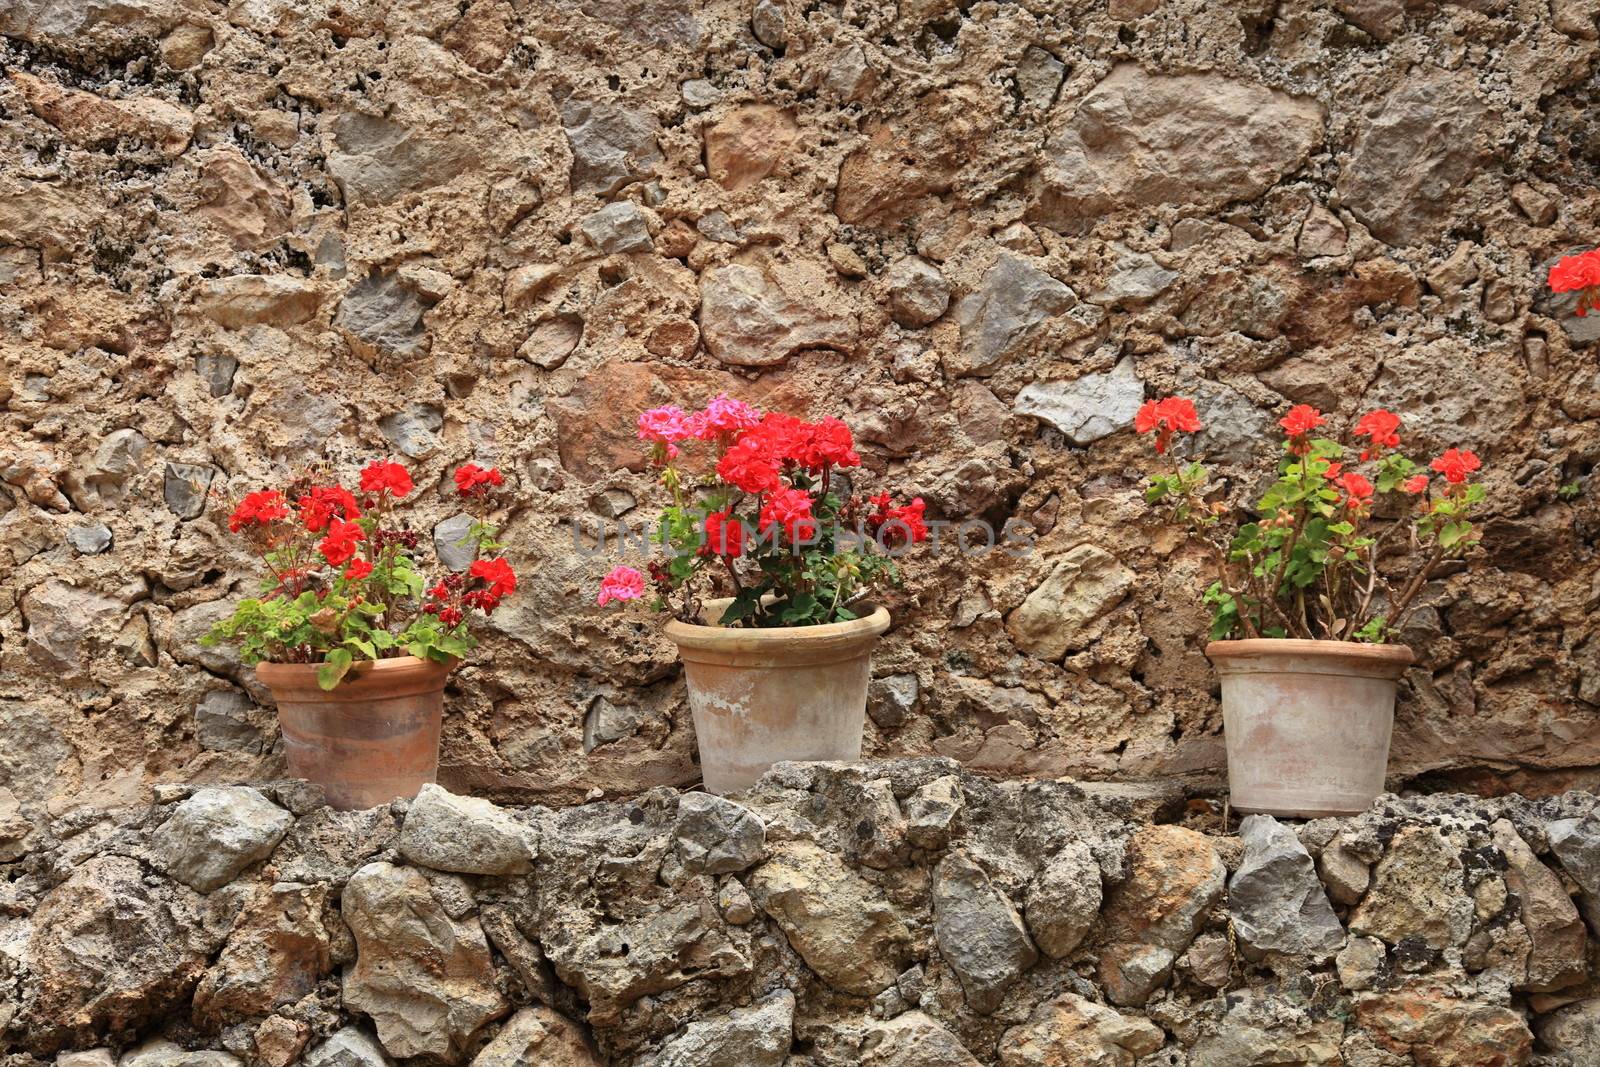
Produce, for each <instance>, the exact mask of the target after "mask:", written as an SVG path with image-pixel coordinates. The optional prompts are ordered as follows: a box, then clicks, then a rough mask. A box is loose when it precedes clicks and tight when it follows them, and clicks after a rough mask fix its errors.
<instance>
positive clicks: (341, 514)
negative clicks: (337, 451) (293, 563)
mask: <svg viewBox="0 0 1600 1067" xmlns="http://www.w3.org/2000/svg"><path fill="white" fill-rule="evenodd" d="M296 503H297V504H298V506H299V508H300V521H301V522H303V523H305V524H306V529H308V530H310V531H311V532H312V533H321V532H322V531H323V530H326V529H327V528H328V523H330V522H332V521H333V520H335V519H344V520H345V521H347V522H348V521H353V520H355V519H359V518H360V517H361V509H360V508H359V507H357V506H356V498H355V494H354V493H352V492H350V490H348V489H346V488H345V487H344V486H342V485H327V486H318V487H317V488H314V489H312V490H311V491H310V492H308V493H306V494H304V495H303V496H301V497H300V499H299V500H298V501H296Z"/></svg>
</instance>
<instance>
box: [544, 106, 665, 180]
mask: <svg viewBox="0 0 1600 1067" xmlns="http://www.w3.org/2000/svg"><path fill="white" fill-rule="evenodd" d="M560 111H561V125H562V128H563V129H565V130H566V133H567V143H568V145H569V146H570V147H571V148H572V175H571V179H572V189H573V191H574V192H591V193H595V194H597V195H599V196H602V197H609V196H613V195H615V194H616V192H617V191H618V190H620V189H621V188H622V187H623V186H624V185H627V184H629V183H631V182H636V181H642V180H643V179H645V178H649V177H651V176H652V175H654V174H655V172H656V168H657V167H658V166H660V165H661V163H662V161H663V157H662V155H661V146H660V145H659V144H657V143H656V135H657V134H658V133H659V132H660V124H659V123H657V121H656V119H655V116H654V115H651V114H650V113H649V112H648V111H644V110H635V109H631V108H627V107H623V106H622V105H621V104H618V103H614V102H612V101H609V100H596V99H589V98H587V97H583V96H579V95H576V94H574V95H572V96H569V97H567V98H566V99H565V100H563V101H561V105H560Z"/></svg>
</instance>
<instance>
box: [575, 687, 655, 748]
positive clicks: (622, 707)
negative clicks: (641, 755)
mask: <svg viewBox="0 0 1600 1067" xmlns="http://www.w3.org/2000/svg"><path fill="white" fill-rule="evenodd" d="M649 718H650V713H649V711H648V710H646V709H645V708H642V707H640V706H639V705H637V704H614V703H612V702H611V700H610V699H609V698H608V697H605V696H597V697H595V698H594V699H593V700H591V701H589V710H588V711H586V712H585V713H584V716H583V750H584V751H585V752H593V751H594V750H595V749H596V748H598V747H600V746H601V745H607V744H610V743H611V742H613V741H621V740H622V739H623V738H624V737H632V736H633V735H634V734H636V733H638V732H639V727H640V726H642V725H644V723H645V722H646V721H647V720H648V719H649Z"/></svg>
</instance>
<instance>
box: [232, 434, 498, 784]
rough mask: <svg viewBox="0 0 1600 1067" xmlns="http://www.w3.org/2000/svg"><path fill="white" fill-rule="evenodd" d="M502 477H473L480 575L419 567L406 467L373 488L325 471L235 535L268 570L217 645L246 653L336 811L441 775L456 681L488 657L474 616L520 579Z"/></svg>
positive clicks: (298, 762)
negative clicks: (504, 532) (503, 520)
mask: <svg viewBox="0 0 1600 1067" xmlns="http://www.w3.org/2000/svg"><path fill="white" fill-rule="evenodd" d="M503 481H504V479H503V478H502V477H501V475H500V472H499V471H498V470H495V469H493V468H487V469H486V468H483V467H479V466H477V465H476V464H471V463H469V464H466V465H465V466H463V467H461V468H459V469H458V470H457V471H456V472H455V485H456V492H457V493H458V495H459V496H460V497H461V498H462V499H463V500H465V501H466V502H467V505H468V507H469V509H470V510H472V512H473V522H472V525H471V528H470V530H469V532H468V534H467V537H466V539H465V540H464V541H463V544H467V543H471V544H473V545H474V546H475V548H476V554H477V555H478V557H479V558H477V559H475V560H473V562H472V563H471V564H470V566H469V567H468V568H467V570H466V572H465V573H452V572H449V571H445V570H443V569H442V568H441V573H440V576H439V577H438V578H437V579H434V580H430V579H429V577H428V576H427V575H426V573H425V571H424V569H423V568H422V566H421V565H420V564H419V563H418V561H417V558H416V552H417V548H418V546H419V544H420V543H421V541H422V538H421V537H419V536H418V534H417V533H416V531H414V530H412V529H411V528H410V527H409V526H408V525H406V524H405V523H404V522H403V521H401V520H399V519H398V518H397V517H396V512H397V509H398V505H399V503H400V501H401V500H402V499H404V498H405V497H407V496H409V495H410V494H411V492H412V490H413V489H414V485H413V483H412V480H411V475H410V474H409V473H408V472H407V470H406V469H405V467H403V466H401V465H400V464H398V463H390V462H388V461H385V460H379V461H376V462H374V463H371V464H369V465H368V466H367V467H366V469H365V470H363V471H362V472H361V478H360V484H359V491H358V492H352V491H351V490H349V489H346V488H344V487H343V486H341V485H338V484H335V483H333V482H332V481H331V480H330V479H329V478H328V477H327V476H326V475H325V473H324V472H321V471H313V472H310V473H308V474H305V475H302V476H300V477H299V478H297V479H296V480H295V481H294V482H293V483H291V484H290V485H288V486H286V487H285V488H283V489H262V490H258V491H256V492H253V493H249V494H247V495H246V496H245V497H244V499H243V500H241V501H239V503H238V505H237V506H236V507H235V508H234V510H233V513H232V515H231V516H230V517H229V519H228V529H229V530H231V531H233V532H234V533H236V534H238V535H240V536H241V537H243V538H244V539H245V541H246V542H247V543H248V544H249V545H250V547H251V548H252V549H254V551H255V552H256V554H257V555H258V556H259V557H260V559H261V564H262V566H263V568H264V569H265V571H266V574H265V578H264V581H263V583H262V586H261V592H260V594H259V595H257V596H253V597H250V598H248V599H246V600H243V601H241V602H240V603H239V605H238V606H237V607H236V608H235V609H234V612H233V614H232V615H231V616H229V617H228V618H226V619H224V620H222V621H221V622H219V623H218V624H217V625H216V626H215V627H214V628H213V629H212V630H211V632H210V633H208V634H207V635H206V636H205V637H204V638H203V639H202V641H203V643H204V644H207V645H216V644H219V643H222V642H225V641H226V642H231V643H233V644H236V645H237V646H238V647H239V654H240V658H241V659H242V660H243V661H244V662H245V663H246V664H254V665H255V668H256V677H257V678H259V679H260V680H261V682H262V683H263V684H265V685H266V686H267V687H268V688H269V689H270V690H271V691H272V696H273V699H274V700H275V701H276V703H277V705H278V722H279V724H280V726H281V727H282V731H283V746H284V753H285V755H286V757H287V759H288V763H289V773H291V774H293V775H295V776H296V777H300V778H306V779H308V780H310V781H312V782H315V783H317V784H318V785H320V786H322V787H323V789H324V790H325V791H326V794H327V799H328V803H329V804H330V805H332V806H333V807H335V808H341V809H350V808H368V807H373V806H375V805H377V804H383V803H387V802H388V801H390V800H392V799H394V798H395V797H402V796H403V797H411V796H415V795H416V793H417V791H418V790H419V789H421V788H422V786H423V785H424V784H426V783H428V782H432V781H433V780H434V777H435V775H436V774H437V773H438V768H439V725H440V718H441V716H442V713H443V708H444V685H445V678H446V676H447V675H448V674H449V672H450V671H451V670H452V669H453V668H454V667H455V665H456V664H457V663H458V662H459V661H460V659H461V657H463V656H465V655H466V654H467V653H468V652H469V651H470V650H471V649H472V648H473V647H474V645H475V644H476V641H475V640H474V638H473V636H472V633H471V628H470V627H471V622H472V620H473V618H474V617H475V616H487V615H489V614H490V613H491V612H493V611H494V609H495V607H496V606H498V605H499V603H500V601H501V600H502V599H503V598H504V597H506V596H508V595H510V594H511V593H514V592H515V591H516V588H517V576H516V573H515V572H514V571H513V570H512V568H511V564H510V563H509V562H507V560H506V559H505V557H504V556H502V555H499V554H498V552H499V550H500V547H501V546H500V545H498V544H497V543H496V542H495V540H494V534H495V531H494V528H493V527H492V526H490V525H489V524H488V522H487V518H486V516H487V511H488V509H489V508H490V507H491V505H492V494H493V493H494V491H495V490H496V488H497V487H499V486H500V485H501V484H502V483H503Z"/></svg>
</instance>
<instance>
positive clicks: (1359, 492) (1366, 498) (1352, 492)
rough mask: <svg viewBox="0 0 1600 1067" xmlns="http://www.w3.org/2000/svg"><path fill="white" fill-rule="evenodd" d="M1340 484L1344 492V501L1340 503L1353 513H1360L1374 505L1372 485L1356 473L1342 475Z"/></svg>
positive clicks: (1349, 472)
mask: <svg viewBox="0 0 1600 1067" xmlns="http://www.w3.org/2000/svg"><path fill="white" fill-rule="evenodd" d="M1338 484H1339V488H1341V489H1343V490H1344V499H1343V500H1342V501H1340V503H1341V504H1343V505H1344V506H1345V507H1347V508H1349V509H1350V510H1351V511H1360V510H1361V509H1362V508H1364V507H1366V506H1367V505H1368V504H1370V503H1372V483H1371V482H1369V481H1367V480H1366V479H1365V478H1363V477H1362V476H1361V475H1359V474H1357V473H1356V472H1355V471H1346V472H1345V473H1344V474H1342V475H1340V477H1339V483H1338Z"/></svg>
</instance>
